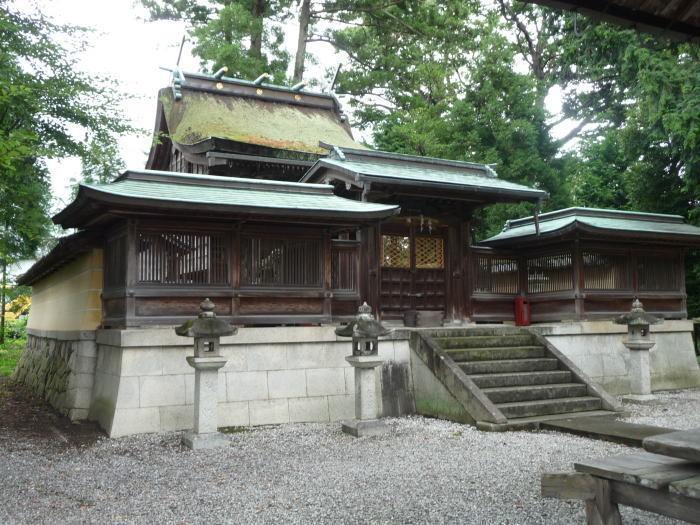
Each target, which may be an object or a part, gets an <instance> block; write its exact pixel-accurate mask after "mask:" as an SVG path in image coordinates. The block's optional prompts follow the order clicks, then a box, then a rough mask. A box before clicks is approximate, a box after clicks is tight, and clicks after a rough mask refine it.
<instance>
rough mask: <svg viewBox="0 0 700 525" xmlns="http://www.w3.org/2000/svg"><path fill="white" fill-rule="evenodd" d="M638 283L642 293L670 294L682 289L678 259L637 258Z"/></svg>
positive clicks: (666, 256)
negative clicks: (669, 292)
mask: <svg viewBox="0 0 700 525" xmlns="http://www.w3.org/2000/svg"><path fill="white" fill-rule="evenodd" d="M637 283H638V286H639V291H641V292H662V291H663V292H668V291H676V290H680V288H681V271H680V264H679V260H678V257H673V256H670V255H661V254H660V255H643V256H638V257H637Z"/></svg>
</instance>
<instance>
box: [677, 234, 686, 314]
mask: <svg viewBox="0 0 700 525" xmlns="http://www.w3.org/2000/svg"><path fill="white" fill-rule="evenodd" d="M685 254H686V248H681V249H680V250H678V264H679V266H678V271H679V272H680V276H679V279H680V284H681V289H680V292H681V312H682V313H683V315H682V317H683V319H687V318H688V296H687V295H686V289H685Z"/></svg>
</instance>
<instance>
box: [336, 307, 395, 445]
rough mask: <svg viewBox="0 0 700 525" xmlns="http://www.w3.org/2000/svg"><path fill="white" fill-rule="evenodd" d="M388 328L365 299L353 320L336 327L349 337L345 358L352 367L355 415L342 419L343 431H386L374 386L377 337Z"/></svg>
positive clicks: (378, 362) (357, 433)
mask: <svg viewBox="0 0 700 525" xmlns="http://www.w3.org/2000/svg"><path fill="white" fill-rule="evenodd" d="M390 332H391V330H388V329H386V328H384V327H383V326H382V324H381V323H380V322H379V321H377V320H375V318H374V316H373V315H372V308H371V307H370V306H369V305H368V304H367V303H363V304H362V306H360V307H359V308H358V313H357V317H356V318H355V320H354V321H352V322H351V323H349V324H348V325H346V326H342V327H339V328H337V329H336V330H335V333H336V334H337V335H339V336H341V337H352V355H351V356H348V357H346V358H345V360H346V361H347V362H348V363H350V365H351V366H352V367H353V368H354V369H355V419H354V420H352V421H345V422H343V425H342V428H343V432H345V433H346V434H351V435H353V436H355V437H361V436H372V435H378V434H382V433H383V432H385V431H386V425H385V424H384V422H383V421H381V420H380V419H378V417H377V415H378V414H377V405H378V403H377V400H378V398H379V396H380V395H381V391H380V389H379V388H378V387H377V381H376V373H375V368H377V367H378V366H381V364H382V359H381V358H380V357H379V338H380V337H382V336H385V335H387V334H389V333H390Z"/></svg>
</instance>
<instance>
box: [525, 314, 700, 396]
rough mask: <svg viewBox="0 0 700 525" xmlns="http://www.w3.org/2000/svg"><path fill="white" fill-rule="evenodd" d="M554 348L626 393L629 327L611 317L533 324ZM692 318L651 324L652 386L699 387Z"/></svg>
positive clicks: (605, 384)
mask: <svg viewBox="0 0 700 525" xmlns="http://www.w3.org/2000/svg"><path fill="white" fill-rule="evenodd" d="M533 328H534V329H535V330H537V331H538V332H540V333H541V334H542V335H544V336H545V337H546V338H547V339H548V340H549V341H550V342H551V343H552V344H553V345H554V346H555V347H557V348H558V349H559V350H560V351H561V352H563V353H564V354H565V355H566V356H567V357H569V358H570V359H571V360H572V361H573V362H574V363H575V364H576V365H577V366H578V367H579V368H581V369H582V370H583V372H585V373H586V374H588V375H589V376H590V377H591V379H593V380H594V381H596V382H597V383H598V384H600V385H601V386H602V387H603V388H605V389H606V390H607V391H608V392H610V393H612V394H627V393H629V392H630V382H629V377H628V371H629V353H630V350H628V349H627V348H626V347H625V346H624V344H623V341H624V339H625V337H626V335H627V327H626V326H622V325H617V324H614V323H612V322H609V321H582V322H571V323H557V324H554V323H553V324H551V325H550V324H547V325H544V324H543V325H535V326H534V327H533ZM692 329H693V325H692V322H691V321H665V322H664V323H663V324H660V325H654V326H652V327H651V334H652V338H653V339H654V341H656V345H655V346H654V347H653V348H652V350H651V354H650V358H651V359H650V364H651V383H652V384H651V387H652V390H673V389H680V388H691V387H698V386H700V368H698V363H697V360H696V358H695V352H694V350H693V341H692V335H691V334H692Z"/></svg>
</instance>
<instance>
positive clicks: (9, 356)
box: [0, 319, 27, 376]
mask: <svg viewBox="0 0 700 525" xmlns="http://www.w3.org/2000/svg"><path fill="white" fill-rule="evenodd" d="M26 346H27V320H26V319H19V320H17V321H9V322H8V323H7V324H6V325H5V340H4V343H0V376H10V375H11V374H12V372H13V371H14V369H15V367H16V366H17V362H18V361H19V358H20V356H21V355H22V352H23V351H24V348H25V347H26Z"/></svg>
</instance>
